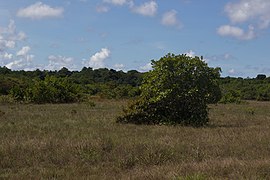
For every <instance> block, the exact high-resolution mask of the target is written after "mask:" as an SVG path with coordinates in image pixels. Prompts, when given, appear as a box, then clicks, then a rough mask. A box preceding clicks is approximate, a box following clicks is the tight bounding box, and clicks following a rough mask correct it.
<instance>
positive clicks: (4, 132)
mask: <svg viewBox="0 0 270 180" xmlns="http://www.w3.org/2000/svg"><path fill="white" fill-rule="evenodd" d="M126 104H127V102H125V101H96V106H95V107H92V106H91V105H89V104H62V105H51V104H49V105H32V104H26V105H22V104H6V105H0V179H5V178H7V179H31V178H32V179H40V178H45V179H54V178H56V179H58V178H59V179H80V178H81V179H176V180H178V179H179V180H180V179H270V103H269V102H268V103H267V102H249V103H247V104H241V105H235V104H227V105H217V106H216V105H212V106H210V122H211V123H210V125H209V127H204V128H192V127H181V126H143V125H141V126H136V125H121V124H116V123H115V122H114V121H115V118H116V116H117V115H119V114H120V113H121V108H122V106H125V105H126Z"/></svg>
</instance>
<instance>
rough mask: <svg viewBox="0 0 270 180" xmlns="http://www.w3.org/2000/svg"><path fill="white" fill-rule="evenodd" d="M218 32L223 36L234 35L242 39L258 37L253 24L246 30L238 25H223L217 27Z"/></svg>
mask: <svg viewBox="0 0 270 180" xmlns="http://www.w3.org/2000/svg"><path fill="white" fill-rule="evenodd" d="M217 33H218V34H219V35H221V36H228V37H233V38H237V39H240V40H251V39H254V38H255V37H256V34H255V32H254V27H253V26H249V29H248V31H247V32H245V31H244V30H243V29H241V28H239V27H236V26H230V25H223V26H220V27H219V28H218V29H217Z"/></svg>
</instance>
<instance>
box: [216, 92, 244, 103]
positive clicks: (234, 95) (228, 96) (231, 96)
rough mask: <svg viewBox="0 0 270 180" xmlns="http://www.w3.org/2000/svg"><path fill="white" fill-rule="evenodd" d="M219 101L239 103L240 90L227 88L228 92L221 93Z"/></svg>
mask: <svg viewBox="0 0 270 180" xmlns="http://www.w3.org/2000/svg"><path fill="white" fill-rule="evenodd" d="M219 103H223V104H227V103H236V104H240V103H241V92H240V91H237V90H229V91H228V92H225V93H223V96H222V98H221V99H220V101H219Z"/></svg>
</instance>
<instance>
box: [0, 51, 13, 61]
mask: <svg viewBox="0 0 270 180" xmlns="http://www.w3.org/2000/svg"><path fill="white" fill-rule="evenodd" d="M0 57H1V58H3V59H7V60H11V59H12V58H13V54H10V53H7V52H4V53H3V54H1V55H0Z"/></svg>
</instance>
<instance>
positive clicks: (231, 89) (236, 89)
mask: <svg viewBox="0 0 270 180" xmlns="http://www.w3.org/2000/svg"><path fill="white" fill-rule="evenodd" d="M220 87H221V89H222V94H223V97H222V99H221V102H225V103H226V102H228V103H230V102H240V101H241V100H258V101H270V77H266V76H265V75H263V74H259V75H257V77H256V78H246V79H243V78H232V77H225V78H221V80H220Z"/></svg>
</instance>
